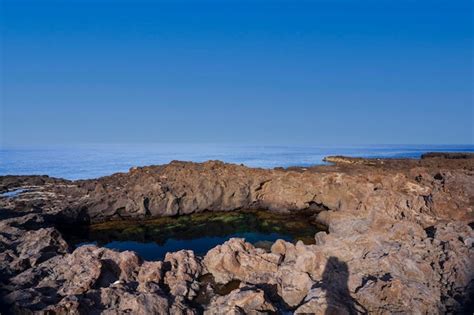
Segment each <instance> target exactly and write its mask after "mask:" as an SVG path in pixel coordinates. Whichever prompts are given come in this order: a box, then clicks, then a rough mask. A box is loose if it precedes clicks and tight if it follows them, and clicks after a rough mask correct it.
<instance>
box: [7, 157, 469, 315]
mask: <svg viewBox="0 0 474 315" xmlns="http://www.w3.org/2000/svg"><path fill="white" fill-rule="evenodd" d="M328 160H330V159H328ZM331 161H332V162H335V163H336V164H334V165H327V166H318V167H312V168H305V169H302V168H291V169H287V170H284V169H276V170H263V169H250V168H246V167H244V166H238V165H231V164H224V163H221V162H217V161H211V162H206V163H201V164H199V163H184V162H173V163H171V164H169V165H164V166H150V167H142V168H134V169H132V170H131V171H130V172H129V173H126V174H114V175H112V176H108V177H104V178H100V179H96V180H84V181H74V182H73V181H66V180H61V179H52V178H49V177H44V176H42V177H38V176H31V177H27V176H21V177H15V176H6V177H0V191H2V192H3V191H7V190H12V189H19V188H22V189H24V191H23V192H21V193H19V194H18V196H16V197H14V198H7V197H1V198H0V208H1V210H0V296H1V306H2V314H3V313H6V314H9V313H30V312H39V313H40V312H48V311H49V312H54V313H58V314H66V313H67V314H97V313H104V314H109V313H110V314H119V313H133V314H153V313H158V314H200V313H207V314H224V313H225V314H232V313H234V314H246V313H251V314H252V313H253V314H255V313H265V312H267V313H268V312H270V313H271V312H277V313H278V312H282V313H283V312H294V313H297V314H302V313H315V314H323V313H325V314H354V313H365V312H368V313H374V314H389V313H415V314H433V313H456V312H458V313H459V312H469V311H470V309H469V308H470V307H472V299H473V296H472V294H473V290H474V273H473V270H474V247H473V244H474V232H473V223H474V185H473V183H474V159H471V158H464V157H461V156H457V155H456V156H452V155H427V156H425V157H424V158H423V159H421V160H382V159H377V160H368V159H357V160H355V162H351V161H354V160H353V159H348V158H337V159H331ZM242 208H249V209H266V210H269V211H284V212H293V211H299V210H306V211H311V212H312V214H313V215H314V214H317V219H318V221H319V222H321V223H323V224H325V225H327V227H328V232H319V233H317V234H316V235H315V237H314V239H315V244H313V245H305V244H303V243H302V242H297V243H296V244H292V243H289V242H285V241H283V240H278V241H276V242H275V243H274V244H273V245H272V246H271V250H270V251H266V250H264V249H261V248H255V247H254V246H253V245H252V244H250V243H247V242H245V240H243V239H237V238H234V239H230V240H229V241H227V242H225V243H224V244H221V245H219V246H217V247H215V248H213V249H211V250H210V251H209V252H208V253H207V254H206V255H204V256H203V257H198V256H196V255H195V254H194V253H193V252H192V251H189V250H183V251H179V252H175V253H168V254H167V255H166V257H165V259H164V260H163V261H154V262H150V261H142V259H141V258H140V257H138V256H137V255H136V254H135V253H133V252H121V253H118V252H115V251H112V250H109V249H105V248H100V247H96V246H82V247H79V248H77V249H73V248H71V247H70V246H69V245H68V244H67V242H66V241H65V240H64V239H63V237H62V235H61V233H60V232H58V230H57V229H56V227H57V226H58V225H62V226H63V227H64V224H68V223H74V224H88V223H91V222H101V221H105V220H123V219H129V218H133V219H147V218H153V217H159V216H169V215H182V214H188V213H194V212H200V211H213V210H220V211H222V210H226V211H233V210H238V209H242ZM209 279H210V280H209ZM236 284H237V286H236ZM226 287H230V289H229V290H227V289H225V288H226Z"/></svg>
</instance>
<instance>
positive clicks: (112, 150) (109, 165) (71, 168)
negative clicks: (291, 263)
mask: <svg viewBox="0 0 474 315" xmlns="http://www.w3.org/2000/svg"><path fill="white" fill-rule="evenodd" d="M428 151H447V152H474V146H473V145H460V146H428V145H425V146H423V145H418V146H401V145H400V146H365V147H362V146H358V147H356V146H353V147H312V146H238V145H211V144H199V145H198V144H179V145H178V144H176V145H172V144H152V145H87V146H84V145H82V146H55V147H29V148H27V147H11V148H6V147H3V148H0V175H6V174H14V175H30V174H45V175H49V176H54V177H63V178H68V179H85V178H94V177H99V176H104V175H110V174H112V173H116V172H126V171H128V169H129V168H130V167H132V166H143V165H152V164H165V163H169V162H170V161H172V160H182V161H195V162H203V161H207V160H221V161H225V162H230V163H238V164H241V163H242V164H245V165H247V166H252V167H262V168H274V167H278V166H282V167H288V166H309V165H314V164H322V163H323V162H322V159H323V157H325V156H327V155H349V156H356V157H386V158H398V157H410V158H418V157H420V155H421V154H423V153H425V152H428Z"/></svg>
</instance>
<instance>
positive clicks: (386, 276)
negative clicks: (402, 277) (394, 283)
mask: <svg viewBox="0 0 474 315" xmlns="http://www.w3.org/2000/svg"><path fill="white" fill-rule="evenodd" d="M392 279H393V277H392V275H391V274H390V273H389V272H387V273H385V274H383V275H382V276H380V277H376V276H374V275H368V276H364V277H363V278H362V283H361V284H360V286H358V287H357V288H356V289H355V291H354V293H357V292H359V290H360V289H362V288H363V287H365V285H366V284H367V283H368V282H369V281H372V282H377V281H383V282H388V281H390V280H392Z"/></svg>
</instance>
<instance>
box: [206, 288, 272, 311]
mask: <svg viewBox="0 0 474 315" xmlns="http://www.w3.org/2000/svg"><path fill="white" fill-rule="evenodd" d="M276 310H277V309H276V308H275V306H273V305H272V303H271V302H270V301H268V300H267V299H266V297H265V293H264V291H262V290H260V289H257V288H254V287H242V288H240V289H237V290H234V291H232V292H231V293H230V294H228V295H226V296H220V297H217V298H214V299H213V300H212V301H211V304H210V305H209V306H208V307H207V309H206V310H205V311H204V314H205V315H227V314H236V315H237V314H239V315H240V314H242V315H243V314H260V313H271V312H275V311H276Z"/></svg>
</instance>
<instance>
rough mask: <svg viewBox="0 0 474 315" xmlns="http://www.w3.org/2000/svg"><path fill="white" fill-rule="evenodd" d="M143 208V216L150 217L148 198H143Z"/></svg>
mask: <svg viewBox="0 0 474 315" xmlns="http://www.w3.org/2000/svg"><path fill="white" fill-rule="evenodd" d="M143 208H144V209H145V216H147V217H148V216H150V215H151V212H150V198H148V197H145V198H143Z"/></svg>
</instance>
